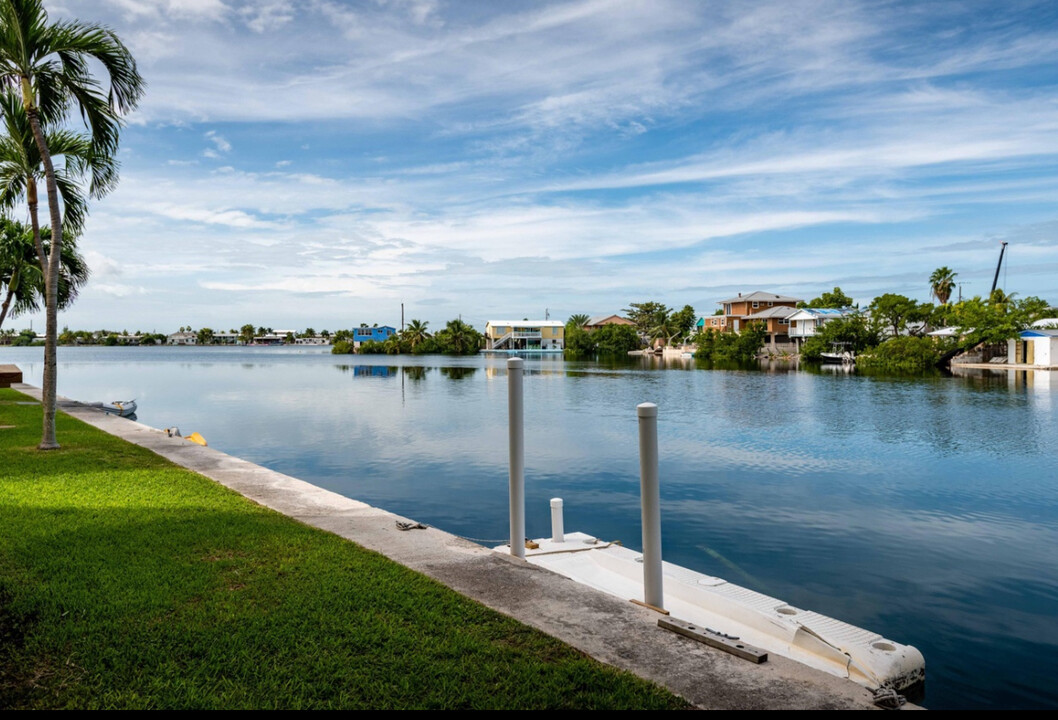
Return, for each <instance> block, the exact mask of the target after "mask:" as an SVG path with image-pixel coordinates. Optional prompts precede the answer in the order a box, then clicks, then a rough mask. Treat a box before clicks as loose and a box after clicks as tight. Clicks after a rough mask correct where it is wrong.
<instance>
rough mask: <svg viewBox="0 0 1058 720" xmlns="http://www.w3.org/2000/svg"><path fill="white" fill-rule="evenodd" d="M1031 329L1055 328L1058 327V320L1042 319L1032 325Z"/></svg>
mask: <svg viewBox="0 0 1058 720" xmlns="http://www.w3.org/2000/svg"><path fill="white" fill-rule="evenodd" d="M1030 327H1034V328H1054V327H1058V318H1040V319H1039V320H1037V321H1036V322H1034V323H1032V325H1031V326H1030Z"/></svg>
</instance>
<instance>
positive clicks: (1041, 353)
mask: <svg viewBox="0 0 1058 720" xmlns="http://www.w3.org/2000/svg"><path fill="white" fill-rule="evenodd" d="M1007 362H1008V363H1010V364H1018V365H1033V366H1035V367H1041V368H1055V367H1058V330H1052V329H1046V328H1031V329H1029V330H1022V331H1021V334H1020V335H1019V336H1018V337H1017V338H1014V339H1012V340H1007Z"/></svg>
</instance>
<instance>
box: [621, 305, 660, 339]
mask: <svg viewBox="0 0 1058 720" xmlns="http://www.w3.org/2000/svg"><path fill="white" fill-rule="evenodd" d="M621 312H623V313H624V314H625V315H627V316H628V319H629V320H631V321H632V322H633V323H635V325H636V330H638V331H639V332H640V333H641V334H642V335H645V336H647V337H650V338H651V339H654V338H655V337H660V335H659V334H658V331H664V330H663V329H664V327H665V321H666V320H667V319H668V317H669V309H668V307H666V306H665V305H663V304H662V303H659V302H654V301H653V300H650V301H648V302H642V303H630V304H629V306H628V307H626V308H625V309H624V310H622V311H621Z"/></svg>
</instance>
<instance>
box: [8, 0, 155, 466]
mask: <svg viewBox="0 0 1058 720" xmlns="http://www.w3.org/2000/svg"><path fill="white" fill-rule="evenodd" d="M92 63H98V66H101V67H102V69H103V71H104V73H105V74H106V76H107V80H108V84H109V87H108V88H106V89H104V88H103V86H102V85H101V84H100V82H99V81H98V80H96V79H95V77H93V75H92V72H91V71H92V69H93V65H92ZM0 85H2V86H4V87H7V88H12V89H15V90H17V91H19V92H20V93H21V97H22V106H23V110H24V111H25V113H26V118H27V120H28V122H29V126H30V130H31V131H32V134H33V138H34V140H35V141H36V145H37V149H38V150H39V151H40V160H41V165H42V166H43V168H44V176H45V182H46V189H47V195H48V210H49V215H50V220H51V235H52V238H53V242H52V247H51V248H50V253H46V252H45V251H44V247H43V244H40V245H38V247H37V251H38V254H39V255H40V261H41V265H42V270H43V271H44V287H45V318H46V331H45V338H46V339H45V343H44V383H43V385H44V387H43V403H42V404H43V406H44V408H43V409H44V413H43V415H44V418H43V428H42V436H41V442H40V446H39V447H40V448H41V449H42V450H50V449H54V448H57V447H59V444H58V442H57V441H56V439H55V409H56V387H55V385H56V372H57V370H56V361H55V360H56V358H55V355H56V341H57V331H58V300H59V264H60V263H59V259H60V257H61V251H62V241H63V212H64V210H65V212H66V214H67V216H68V217H69V216H70V212H71V208H70V207H68V206H64V205H62V198H61V195H60V191H59V180H58V176H57V174H56V170H55V165H54V163H53V160H52V152H51V148H50V146H49V144H48V140H47V137H46V135H45V127H51V126H58V125H60V124H61V123H62V122H63V121H64V120H65V119H66V118H67V117H68V116H69V115H70V113H71V112H72V111H74V110H77V111H78V112H79V113H80V115H81V118H82V119H83V120H84V122H85V125H86V126H87V128H88V130H89V133H90V135H91V155H90V157H91V158H92V159H93V160H94V161H97V162H93V163H92V164H91V166H90V167H88V168H83V169H85V170H88V171H90V182H89V185H88V194H89V196H90V197H95V198H99V197H102V196H103V195H105V194H106V193H107V192H108V191H109V190H110V189H111V188H112V187H113V185H114V183H115V182H116V180H117V174H116V172H114V171H113V168H114V165H113V163H112V162H102V160H104V159H113V158H114V157H116V155H117V148H118V136H119V130H120V128H121V125H122V121H121V118H122V116H123V115H124V114H125V113H126V112H129V111H131V110H132V109H133V108H135V106H136V104H137V102H138V101H139V98H140V96H141V95H142V93H143V79H142V77H140V74H139V72H138V71H137V70H136V62H135V60H134V59H133V57H132V54H131V53H129V51H128V49H127V48H126V47H125V45H124V43H122V42H121V40H120V39H119V38H118V36H117V35H116V34H114V32H113V31H111V30H110V29H108V28H106V27H103V26H101V25H93V24H89V23H84V22H80V21H77V20H70V21H60V22H57V23H50V22H49V21H48V14H47V12H46V11H45V10H44V6H43V3H42V2H41V0H0ZM26 201H27V204H28V205H29V211H30V221H31V223H32V225H33V229H34V231H36V230H37V229H38V227H39V222H38V219H37V202H38V198H37V194H36V188H35V187H32V186H31V187H27V191H26Z"/></svg>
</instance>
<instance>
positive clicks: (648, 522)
mask: <svg viewBox="0 0 1058 720" xmlns="http://www.w3.org/2000/svg"><path fill="white" fill-rule="evenodd" d="M636 414H637V415H638V416H639V492H640V502H641V504H642V517H643V602H645V603H646V604H647V605H652V606H654V607H656V608H659V609H664V607H665V596H664V592H663V590H662V582H661V495H660V490H659V487H658V406H657V405H655V404H654V403H641V404H640V405H638V406H636Z"/></svg>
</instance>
